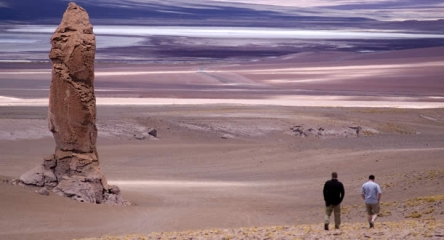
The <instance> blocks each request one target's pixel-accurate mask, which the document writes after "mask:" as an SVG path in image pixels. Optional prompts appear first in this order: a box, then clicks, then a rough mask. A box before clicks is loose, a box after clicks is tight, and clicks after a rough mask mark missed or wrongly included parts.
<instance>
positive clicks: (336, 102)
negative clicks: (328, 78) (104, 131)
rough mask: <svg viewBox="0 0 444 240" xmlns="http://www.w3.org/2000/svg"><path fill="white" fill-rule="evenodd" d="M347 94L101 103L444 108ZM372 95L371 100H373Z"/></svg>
mask: <svg viewBox="0 0 444 240" xmlns="http://www.w3.org/2000/svg"><path fill="white" fill-rule="evenodd" d="M357 98H359V97H345V96H279V97H274V98H270V99H200V98H186V99H182V98H97V105H99V106H158V105H208V104H229V105H250V106H251V105H258V106H294V107H379V108H412V109H423V108H444V102H424V100H427V99H428V98H423V99H418V98H412V97H366V98H365V99H366V100H362V101H359V100H357ZM369 99H370V100H369ZM421 100H422V101H421ZM47 105H48V99H47V98H36V99H23V98H11V97H5V96H0V106H36V107H37V106H47Z"/></svg>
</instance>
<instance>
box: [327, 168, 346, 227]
mask: <svg viewBox="0 0 444 240" xmlns="http://www.w3.org/2000/svg"><path fill="white" fill-rule="evenodd" d="M344 194H345V191H344V185H342V183H341V182H339V181H338V173H336V172H333V173H332V174H331V180H328V181H327V182H325V184H324V201H325V225H324V229H325V230H328V225H329V224H330V216H331V213H332V212H334V214H335V228H336V229H339V226H340V225H341V202H342V200H343V199H344Z"/></svg>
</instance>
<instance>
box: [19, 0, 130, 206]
mask: <svg viewBox="0 0 444 240" xmlns="http://www.w3.org/2000/svg"><path fill="white" fill-rule="evenodd" d="M51 44H52V48H51V52H50V54H49V58H50V59H51V61H52V63H53V69H52V82H51V89H50V94H49V115H48V120H49V130H50V131H51V132H52V133H53V135H54V139H55V142H56V149H55V153H54V154H52V155H51V156H48V157H46V158H44V161H43V164H41V165H39V166H37V167H36V168H34V169H32V170H31V171H29V172H27V173H25V174H23V175H22V176H21V177H20V180H21V182H22V183H24V184H27V185H35V186H40V187H43V186H45V187H49V188H53V192H55V193H57V194H59V195H61V196H65V197H69V198H72V199H75V200H78V201H81V202H90V203H108V204H112V205H126V204H127V202H125V201H123V200H122V198H121V196H120V191H115V188H110V187H109V186H108V184H107V181H106V178H105V177H104V175H103V174H102V172H101V170H100V166H99V156H98V154H97V150H96V139H97V128H96V99H95V95H94V58H95V52H96V42H95V36H94V33H93V27H92V25H91V24H90V22H89V17H88V14H87V12H86V11H85V10H84V9H83V8H82V7H80V6H78V5H76V4H75V3H69V6H68V9H67V10H66V12H65V14H64V15H63V19H62V22H61V23H60V25H59V27H58V28H57V30H56V31H55V32H54V35H53V36H52V38H51Z"/></svg>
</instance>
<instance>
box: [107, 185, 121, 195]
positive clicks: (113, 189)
mask: <svg viewBox="0 0 444 240" xmlns="http://www.w3.org/2000/svg"><path fill="white" fill-rule="evenodd" d="M108 191H109V192H110V193H112V194H120V188H119V187H118V186H115V185H109V189H108Z"/></svg>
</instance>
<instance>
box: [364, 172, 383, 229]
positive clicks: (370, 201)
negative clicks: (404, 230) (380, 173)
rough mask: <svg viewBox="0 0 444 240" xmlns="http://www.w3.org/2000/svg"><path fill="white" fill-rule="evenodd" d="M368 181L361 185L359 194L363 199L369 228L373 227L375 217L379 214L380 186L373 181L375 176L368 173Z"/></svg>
mask: <svg viewBox="0 0 444 240" xmlns="http://www.w3.org/2000/svg"><path fill="white" fill-rule="evenodd" d="M368 179H369V180H368V182H366V183H364V185H362V192H361V196H362V199H364V201H365V207H366V209H367V214H368V223H369V224H370V228H374V227H375V221H376V218H378V214H379V201H380V200H381V195H382V192H381V188H380V187H379V185H378V184H377V183H375V176H373V175H370V176H369V177H368Z"/></svg>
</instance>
